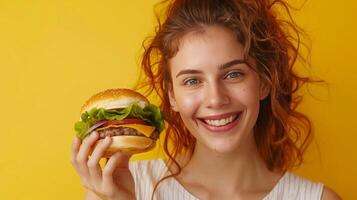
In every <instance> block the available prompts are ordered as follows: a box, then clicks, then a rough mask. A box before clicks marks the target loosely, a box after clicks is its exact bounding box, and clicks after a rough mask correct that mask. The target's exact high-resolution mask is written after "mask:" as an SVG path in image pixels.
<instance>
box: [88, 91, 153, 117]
mask: <svg viewBox="0 0 357 200" xmlns="http://www.w3.org/2000/svg"><path fill="white" fill-rule="evenodd" d="M133 103H137V104H138V105H139V106H140V107H142V108H144V107H145V106H146V105H148V104H149V101H148V100H147V99H146V97H144V96H143V95H142V94H140V93H138V92H136V91H134V90H130V89H122V88H118V89H108V90H105V91H102V92H99V93H97V94H95V95H93V96H92V97H91V98H89V99H88V100H87V101H86V102H85V103H84V105H83V106H82V109H81V114H82V113H84V112H86V111H89V110H91V109H92V108H104V109H115V108H125V107H127V106H128V105H130V104H133Z"/></svg>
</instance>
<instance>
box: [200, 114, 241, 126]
mask: <svg viewBox="0 0 357 200" xmlns="http://www.w3.org/2000/svg"><path fill="white" fill-rule="evenodd" d="M235 118H236V115H234V116H230V117H228V118H225V119H219V120H206V119H205V120H204V121H205V122H206V123H207V124H209V125H211V126H224V125H226V124H228V123H230V122H232V121H233V120H234V119H235Z"/></svg>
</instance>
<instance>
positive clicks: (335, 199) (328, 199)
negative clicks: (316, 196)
mask: <svg viewBox="0 0 357 200" xmlns="http://www.w3.org/2000/svg"><path fill="white" fill-rule="evenodd" d="M321 199H322V200H342V199H341V197H340V196H338V194H337V193H336V192H335V191H333V190H332V189H331V188H329V187H326V186H325V187H324V190H323V192H322V198H321Z"/></svg>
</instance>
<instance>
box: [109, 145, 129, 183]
mask: <svg viewBox="0 0 357 200" xmlns="http://www.w3.org/2000/svg"><path fill="white" fill-rule="evenodd" d="M129 159H130V155H125V154H124V153H122V152H117V153H115V154H114V155H113V156H112V157H110V158H109V161H108V163H107V164H106V165H105V167H104V169H103V184H104V185H112V184H114V181H113V172H114V170H115V169H117V168H118V167H127V166H128V165H129Z"/></svg>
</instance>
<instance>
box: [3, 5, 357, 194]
mask: <svg viewBox="0 0 357 200" xmlns="http://www.w3.org/2000/svg"><path fill="white" fill-rule="evenodd" d="M129 2H130V3H127V1H114V0H111V1H109V0H108V1H78V0H74V1H70V0H50V1H47V0H46V1H45V0H42V1H40V0H37V1H36V0H35V1H20V0H8V1H4V0H2V1H0V67H1V68H0V69H1V71H0V74H1V75H0V76H1V79H0V87H1V90H0V92H1V98H0V105H1V108H0V109H1V115H0V116H1V117H0V124H1V138H0V199H3V200H7V199H17V200H20V199H43V200H45V199H81V198H82V195H83V189H82V187H81V185H80V182H79V178H78V176H77V175H76V173H75V172H74V169H73V168H72V166H71V164H70V161H69V160H70V159H69V156H70V143H71V141H72V136H73V134H74V131H73V123H74V122H75V121H76V120H77V119H78V118H79V108H80V107H81V105H82V104H83V103H84V101H85V100H86V99H87V98H88V97H89V96H90V95H92V94H93V93H96V92H98V91H100V90H103V89H106V88H113V87H131V86H132V85H133V84H134V83H135V80H136V78H137V74H138V66H139V58H140V53H141V52H142V49H141V42H142V41H143V39H144V38H145V37H146V36H147V35H148V34H150V33H151V32H152V30H153V24H154V22H155V20H154V16H153V5H154V3H155V2H157V1H154V0H136V1H129ZM356 10H357V3H356V2H355V1H353V0H348V1H323V0H315V1H313V0H310V1H308V2H307V3H306V4H305V6H304V8H303V10H302V11H301V12H298V13H296V17H297V22H298V23H299V24H300V25H302V26H303V27H304V28H305V29H306V31H307V32H308V33H309V34H310V36H311V39H312V44H313V48H312V64H313V67H314V68H313V73H314V75H316V76H317V77H320V78H322V79H324V80H326V81H327V83H328V84H329V86H328V89H326V87H318V86H314V87H312V88H311V91H312V92H313V93H314V96H306V101H305V103H304V105H303V106H302V107H301V109H302V110H305V111H306V113H308V115H309V116H311V118H312V120H313V121H314V127H315V132H316V140H315V142H314V144H313V145H312V146H311V148H310V150H309V151H308V154H307V156H306V161H305V163H304V164H303V165H302V167H301V168H300V169H299V170H298V171H297V173H298V174H301V175H304V176H306V177H308V178H310V179H313V180H317V181H322V182H323V183H325V184H326V185H328V186H330V187H332V188H333V189H334V190H336V191H337V192H338V193H339V194H340V195H341V196H342V197H344V198H345V199H357V192H356V185H357V184H356V183H355V181H356V179H357V172H356V170H355V168H356V165H357V156H356V154H357V150H356V141H357V131H356V120H355V119H356V117H355V115H356V113H357V109H356V106H355V103H356V102H357V93H356V88H357V81H356V74H357V66H356V64H355V63H356V62H355V60H356V57H357V53H356V50H355V49H356V46H357V41H356V37H357V30H356V29H357V26H356V22H355V18H356V17H357V15H356ZM156 154H158V151H157V150H155V151H153V152H151V153H147V154H142V155H140V156H136V157H135V158H134V159H142V158H152V157H153V156H155V155H156Z"/></svg>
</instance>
